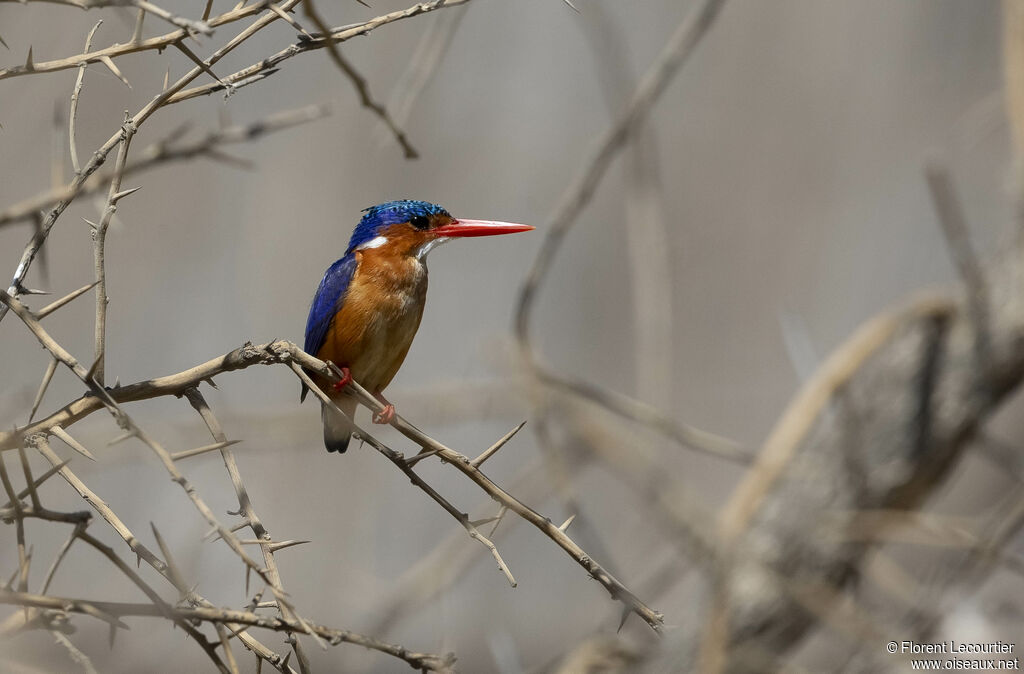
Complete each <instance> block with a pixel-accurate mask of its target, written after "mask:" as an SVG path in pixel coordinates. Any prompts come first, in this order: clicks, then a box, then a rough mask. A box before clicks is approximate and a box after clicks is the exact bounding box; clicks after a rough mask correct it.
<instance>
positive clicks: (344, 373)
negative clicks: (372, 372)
mask: <svg viewBox="0 0 1024 674" xmlns="http://www.w3.org/2000/svg"><path fill="white" fill-rule="evenodd" d="M351 381H352V373H351V372H349V371H348V368H347V367H343V368H341V379H340V380H338V381H337V382H336V383H335V384H334V390H335V391H338V392H339V393H340V392H341V390H342V389H344V388H345V387H346V386H348V385H349V383H350V382H351Z"/></svg>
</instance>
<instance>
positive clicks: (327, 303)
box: [300, 199, 534, 453]
mask: <svg viewBox="0 0 1024 674" xmlns="http://www.w3.org/2000/svg"><path fill="white" fill-rule="evenodd" d="M362 213H363V216H362V219H361V220H360V221H359V224H358V225H356V227H355V229H354V230H353V232H352V237H351V238H350V239H349V242H348V248H347V250H346V251H345V254H344V256H342V257H341V259H339V260H337V261H335V262H334V264H332V265H331V266H330V267H328V268H327V271H326V272H325V273H324V275H323V279H322V280H321V281H320V285H319V287H318V288H317V291H316V294H315V295H314V296H313V302H312V304H311V305H310V308H309V317H308V318H307V320H306V335H305V343H304V347H303V350H304V351H305V352H306V353H308V354H310V355H313V356H316V357H317V358H319V359H320V360H322V361H324V362H328V361H330V362H331V363H334V365H335V366H337V367H338V368H339V369H340V371H341V375H342V377H341V380H340V381H338V382H331V381H329V380H328V379H326V378H325V377H323V376H321V375H319V374H317V373H315V372H308V374H310V376H311V378H312V380H313V382H314V383H315V384H316V385H317V386H318V387H319V388H320V390H321V391H323V392H324V393H325V394H326V395H327V396H328V397H329V398H330V400H331V401H332V402H333V403H334V405H335V406H336V407H335V406H331V405H327V404H325V403H321V417H322V421H323V430H324V446H325V447H326V448H327V451H328V452H338V453H344V452H345V450H346V449H348V444H349V440H350V439H351V437H352V430H353V429H352V422H351V419H352V418H353V415H354V414H355V410H356V399H355V398H354V397H353V396H351V395H349V394H348V393H347V392H346V391H345V388H346V387H347V385H348V384H349V383H350V382H351V381H352V380H355V381H357V382H358V383H359V384H361V385H362V386H363V387H364V388H365V389H367V390H368V391H370V392H371V393H372V394H373V395H374V397H376V398H377V400H379V401H380V402H381V404H382V405H384V409H383V410H382V411H381V412H378V413H376V414H375V415H374V416H373V422H374V423H378V424H387V423H391V421H392V419H394V416H395V406H394V405H393V404H392V403H391V402H389V401H388V400H387V399H386V398H385V397H384V394H383V391H384V388H385V387H387V385H388V384H389V383H391V380H392V379H393V378H394V376H395V374H396V373H397V372H398V369H399V368H400V367H401V366H402V362H403V361H404V360H405V356H406V354H408V352H409V347H410V346H411V345H412V341H413V337H415V335H416V331H417V329H418V328H419V325H420V319H421V318H422V317H423V308H424V305H425V302H426V296H427V264H426V261H427V254H428V253H429V252H430V251H431V250H433V249H434V248H436V247H437V246H439V245H441V244H443V243H447V242H448V241H450V240H452V239H456V238H463V237H474V236H490V235H496V234H512V233H515V232H526V231H529V230H531V229H534V228H533V227H532V226H530V225H520V224H515V223H510V222H496V221H491V220H464V219H456V218H454V217H452V216H451V214H449V213H448V211H447V210H445V209H444V208H442V207H441V206H438V205H437V204H432V203H429V202H426V201H416V200H412V199H400V200H397V201H388V202H386V203H382V204H378V205H376V206H372V207H370V208H367V209H364V210H363V211H362ZM308 390H309V389H308V387H307V386H306V385H305V384H303V386H302V392H301V394H300V402H301V401H303V400H305V398H306V394H307V393H308ZM338 410H341V412H343V413H344V414H342V413H339V411H338Z"/></svg>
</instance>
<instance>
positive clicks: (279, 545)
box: [269, 541, 309, 552]
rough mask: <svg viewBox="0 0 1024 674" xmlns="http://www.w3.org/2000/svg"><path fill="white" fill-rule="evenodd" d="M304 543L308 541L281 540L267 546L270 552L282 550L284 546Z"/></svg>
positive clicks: (288, 546)
mask: <svg viewBox="0 0 1024 674" xmlns="http://www.w3.org/2000/svg"><path fill="white" fill-rule="evenodd" d="M305 543H309V541H281V542H280V543H274V544H272V545H270V546H269V547H270V551H271V552H277V551H278V550H284V549H285V548H290V547H292V546H293V545H303V544H305Z"/></svg>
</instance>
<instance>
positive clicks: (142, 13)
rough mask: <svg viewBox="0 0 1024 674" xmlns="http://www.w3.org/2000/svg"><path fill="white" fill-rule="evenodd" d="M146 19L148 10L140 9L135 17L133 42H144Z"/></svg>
mask: <svg viewBox="0 0 1024 674" xmlns="http://www.w3.org/2000/svg"><path fill="white" fill-rule="evenodd" d="M145 20H146V10H144V9H140V10H139V14H138V16H137V18H136V19H135V30H134V31H133V32H132V44H138V43H139V42H142V23H143V21H145Z"/></svg>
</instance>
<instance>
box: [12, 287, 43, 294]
mask: <svg viewBox="0 0 1024 674" xmlns="http://www.w3.org/2000/svg"><path fill="white" fill-rule="evenodd" d="M18 294H19V295H49V294H50V291H49V290H39V289H38V288H26V287H25V286H22V287H21V288H18Z"/></svg>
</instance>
